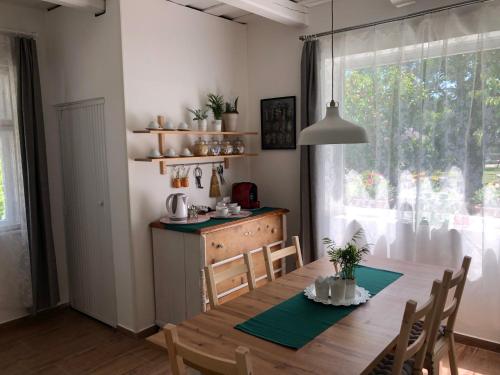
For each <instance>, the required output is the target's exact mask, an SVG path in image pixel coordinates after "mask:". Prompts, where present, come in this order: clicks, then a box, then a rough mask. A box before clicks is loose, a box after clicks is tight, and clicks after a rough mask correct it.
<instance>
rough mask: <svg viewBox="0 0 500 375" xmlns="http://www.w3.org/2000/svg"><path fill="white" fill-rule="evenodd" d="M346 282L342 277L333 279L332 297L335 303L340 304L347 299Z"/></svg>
mask: <svg viewBox="0 0 500 375" xmlns="http://www.w3.org/2000/svg"><path fill="white" fill-rule="evenodd" d="M345 287H346V283H345V280H343V279H341V278H340V277H332V280H331V282H330V289H331V292H330V293H331V296H332V302H333V303H339V302H341V301H343V300H344V298H345Z"/></svg>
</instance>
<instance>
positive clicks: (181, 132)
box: [134, 129, 259, 136]
mask: <svg viewBox="0 0 500 375" xmlns="http://www.w3.org/2000/svg"><path fill="white" fill-rule="evenodd" d="M134 134H164V135H234V136H244V135H258V134H259V133H257V132H212V131H206V132H203V131H198V130H163V129H158V130H155V129H144V130H134Z"/></svg>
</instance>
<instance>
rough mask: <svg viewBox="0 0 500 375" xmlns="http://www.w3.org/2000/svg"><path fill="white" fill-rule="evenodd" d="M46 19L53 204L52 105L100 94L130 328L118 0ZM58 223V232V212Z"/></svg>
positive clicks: (121, 317)
mask: <svg viewBox="0 0 500 375" xmlns="http://www.w3.org/2000/svg"><path fill="white" fill-rule="evenodd" d="M45 21H46V24H45V28H46V35H47V40H48V41H49V42H50V43H48V44H47V57H48V69H47V72H46V75H45V78H46V79H45V80H44V82H43V83H44V84H45V91H46V95H45V99H46V100H45V109H46V118H47V120H46V132H47V140H48V143H47V150H48V158H49V159H48V160H49V175H50V178H51V198H52V205H53V206H57V208H58V210H57V211H58V214H60V215H62V208H61V207H62V196H63V191H62V183H61V169H60V153H59V132H58V124H57V121H56V118H55V110H54V108H53V107H52V106H53V105H55V104H60V103H67V102H73V101H79V100H85V99H91V98H97V97H104V99H105V121H106V148H107V162H108V180H109V186H110V192H111V194H110V202H109V204H110V207H111V224H112V238H113V254H114V262H115V270H114V271H115V277H116V283H115V284H116V295H117V310H118V323H119V324H120V325H121V326H124V327H126V328H131V329H134V328H135V321H136V316H135V310H134V306H135V300H134V284H133V267H132V258H131V247H130V222H129V200H128V198H129V197H128V186H127V181H128V171H127V164H126V157H127V156H126V140H125V126H124V123H125V109H124V101H123V75H122V60H121V56H122V54H121V39H120V9H119V0H108V1H107V11H106V14H104V15H102V16H100V17H97V18H96V17H94V15H93V14H91V13H87V12H84V11H79V10H74V9H69V8H64V7H61V8H57V9H55V10H53V11H51V12H48V13H46V16H45ZM56 227H57V229H58V230H59V231H60V233H61V234H62V233H63V228H64V223H63V222H62V216H60V217H59V220H58V221H57V224H56ZM58 255H61V254H58ZM61 256H62V255H61Z"/></svg>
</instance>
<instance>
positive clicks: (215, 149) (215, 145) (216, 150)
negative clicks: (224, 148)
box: [208, 139, 221, 156]
mask: <svg viewBox="0 0 500 375" xmlns="http://www.w3.org/2000/svg"><path fill="white" fill-rule="evenodd" d="M220 151H221V146H220V143H219V141H217V140H216V139H212V142H210V145H209V148H208V155H210V156H219V155H220Z"/></svg>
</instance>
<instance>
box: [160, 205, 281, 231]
mask: <svg viewBox="0 0 500 375" xmlns="http://www.w3.org/2000/svg"><path fill="white" fill-rule="evenodd" d="M278 209H279V208H273V207H262V208H257V209H255V210H252V215H250V217H251V216H256V215H260V214H265V213H268V212H272V211H276V210H278ZM235 220H241V219H210V220H208V221H204V222H203V223H197V224H163V225H164V226H165V229H169V230H174V231H177V232H184V233H197V232H198V231H199V230H200V229H203V228H207V227H212V226H214V225H220V224H225V223H229V222H231V221H235Z"/></svg>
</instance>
